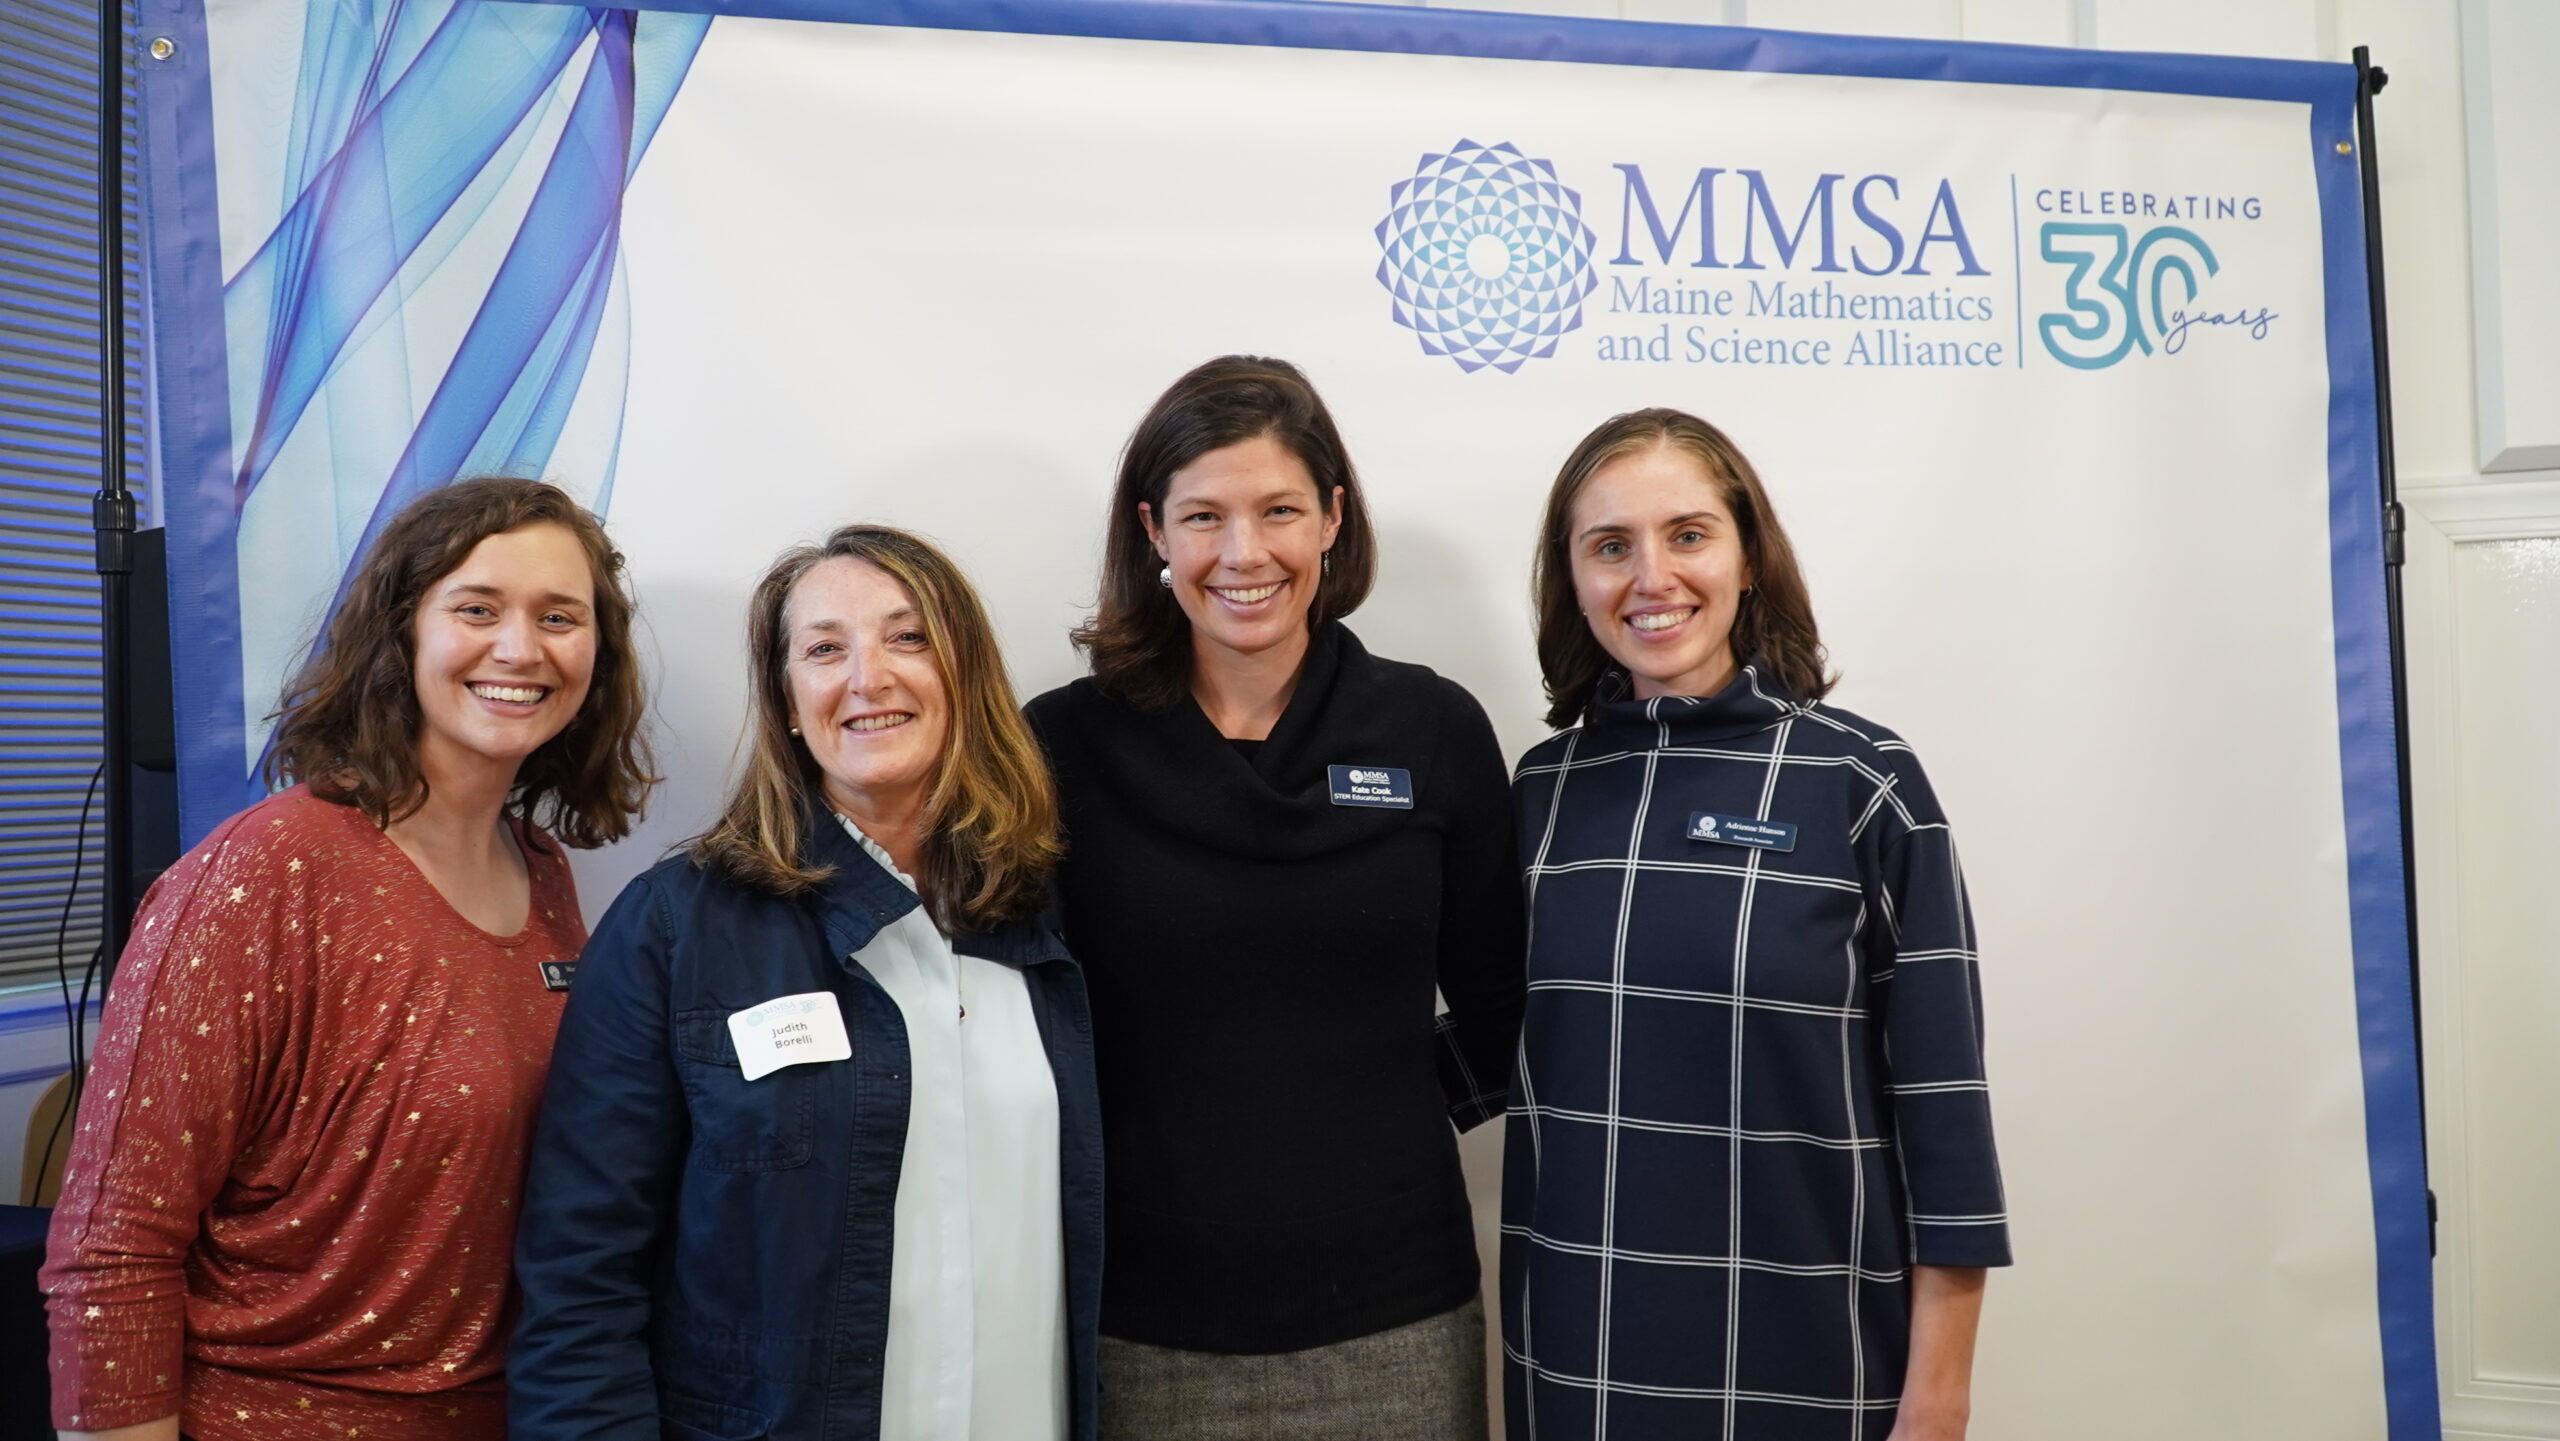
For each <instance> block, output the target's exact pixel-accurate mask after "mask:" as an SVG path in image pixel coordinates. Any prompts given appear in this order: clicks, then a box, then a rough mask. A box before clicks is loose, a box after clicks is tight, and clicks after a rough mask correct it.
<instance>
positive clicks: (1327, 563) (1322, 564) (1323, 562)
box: [1316, 550, 1333, 575]
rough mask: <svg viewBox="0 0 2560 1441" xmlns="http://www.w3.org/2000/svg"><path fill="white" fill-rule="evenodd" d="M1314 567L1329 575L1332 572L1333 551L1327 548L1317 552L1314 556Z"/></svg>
mask: <svg viewBox="0 0 2560 1441" xmlns="http://www.w3.org/2000/svg"><path fill="white" fill-rule="evenodd" d="M1316 569H1318V570H1320V571H1323V572H1324V573H1325V574H1326V575H1331V574H1333V552H1332V551H1329V550H1328V551H1322V552H1319V553H1318V554H1317V556H1316Z"/></svg>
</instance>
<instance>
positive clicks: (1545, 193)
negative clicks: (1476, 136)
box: [1377, 140, 1598, 372]
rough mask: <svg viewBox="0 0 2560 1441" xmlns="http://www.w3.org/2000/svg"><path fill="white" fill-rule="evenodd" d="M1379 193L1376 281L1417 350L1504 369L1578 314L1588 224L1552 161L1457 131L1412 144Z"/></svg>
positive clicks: (1544, 352)
mask: <svg viewBox="0 0 2560 1441" xmlns="http://www.w3.org/2000/svg"><path fill="white" fill-rule="evenodd" d="M1389 199H1390V203H1391V206H1392V208H1391V209H1389V210H1388V212H1387V218H1386V219H1384V220H1381V221H1379V222H1378V232H1377V233H1378V244H1379V248H1380V249H1381V251H1382V252H1383V255H1382V258H1381V259H1380V260H1379V261H1378V283H1379V284H1380V285H1383V286H1385V287H1386V288H1387V293H1388V294H1389V295H1391V296H1393V297H1394V301H1393V305H1394V311H1395V320H1396V324H1398V325H1401V326H1405V327H1407V328H1408V329H1410V330H1412V331H1413V332H1414V334H1415V335H1417V336H1419V337H1421V340H1422V348H1423V350H1424V352H1425V353H1427V354H1431V355H1445V356H1448V357H1449V358H1450V359H1452V360H1455V361H1457V362H1458V368H1459V369H1461V370H1469V371H1473V370H1481V369H1483V368H1484V367H1486V366H1488V365H1490V366H1492V367H1493V368H1494V369H1496V370H1500V371H1505V372H1509V371H1514V370H1518V369H1519V368H1520V362H1522V361H1524V360H1532V359H1537V358H1540V357H1544V356H1549V355H1553V354H1555V350H1556V340H1557V338H1558V337H1559V336H1561V335H1563V334H1564V333H1565V332H1566V331H1568V330H1572V329H1574V328H1575V327H1576V326H1579V325H1581V324H1582V298H1583V297H1584V296H1586V295H1589V294H1590V293H1591V289H1592V287H1593V286H1594V285H1595V284H1597V283H1598V282H1597V281H1595V280H1594V279H1593V278H1592V274H1591V247H1592V234H1591V227H1590V226H1588V225H1585V224H1583V223H1582V197H1581V196H1579V195H1577V194H1575V193H1574V192H1573V191H1571V190H1569V189H1567V188H1566V187H1565V186H1564V185H1563V184H1562V183H1561V182H1560V181H1558V180H1557V179H1556V168H1555V166H1553V165H1552V164H1549V163H1548V162H1546V161H1544V160H1531V159H1529V158H1528V157H1527V156H1524V155H1522V154H1521V153H1520V151H1519V150H1518V148H1517V147H1515V146H1512V145H1509V144H1503V145H1478V144H1477V143H1476V142H1474V141H1472V140H1461V141H1459V142H1458V143H1457V145H1456V147H1455V148H1453V149H1451V150H1450V151H1449V153H1448V154H1446V155H1425V156H1423V157H1422V163H1421V165H1419V166H1418V167H1416V168H1415V170H1414V174H1413V178H1412V179H1410V180H1399V181H1397V182H1396V184H1395V189H1394V190H1393V191H1392V192H1391V193H1390V196H1389Z"/></svg>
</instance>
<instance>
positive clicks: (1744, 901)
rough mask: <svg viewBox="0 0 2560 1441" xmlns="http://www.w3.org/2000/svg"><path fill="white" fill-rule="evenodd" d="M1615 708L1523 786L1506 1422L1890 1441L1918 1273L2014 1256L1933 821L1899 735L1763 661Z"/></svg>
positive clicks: (1965, 952) (1978, 1020)
mask: <svg viewBox="0 0 2560 1441" xmlns="http://www.w3.org/2000/svg"><path fill="white" fill-rule="evenodd" d="M1625 690H1626V678H1625V676H1624V675H1623V674H1622V673H1613V674H1612V675H1611V676H1609V677H1608V678H1607V679H1604V680H1603V681H1602V682H1601V687H1600V695H1601V697H1602V698H1601V699H1600V700H1598V701H1597V702H1595V704H1594V705H1593V706H1592V708H1591V712H1590V716H1589V718H1588V720H1587V721H1586V723H1585V724H1583V725H1582V726H1579V727H1576V728H1575V729H1573V730H1569V731H1566V732H1564V733H1562V734H1560V735H1557V736H1554V737H1552V738H1550V739H1548V740H1547V741H1546V742H1544V743H1543V744H1541V745H1539V746H1538V747H1537V748H1536V749H1534V750H1532V751H1530V752H1529V754H1528V755H1527V756H1526V757H1524V758H1523V759H1522V761H1521V763H1520V768H1519V772H1518V775H1517V778H1516V779H1515V781H1514V784H1513V796H1514V799H1515V801H1516V803H1517V805H1518V807H1519V830H1520V847H1521V861H1522V869H1523V871H1524V873H1525V875H1526V877H1527V883H1528V892H1529V920H1530V942H1529V1008H1528V1020H1527V1028H1526V1030H1525V1031H1524V1032H1523V1033H1522V1036H1521V1042H1520V1070H1519V1075H1518V1079H1517V1080H1516V1082H1515V1084H1514V1086H1513V1089H1512V1100H1511V1109H1510V1116H1509V1135H1508V1138H1507V1140H1506V1142H1505V1148H1504V1176H1503V1206H1502V1217H1503V1225H1502V1233H1503V1234H1502V1312H1503V1342H1504V1368H1503V1369H1504V1391H1505V1401H1506V1404H1507V1407H1508V1412H1509V1418H1510V1427H1509V1430H1510V1434H1511V1435H1512V1436H1513V1437H1515V1438H1518V1441H1564V1438H1575V1441H1581V1438H1604V1437H1605V1438H1609V1441H1636V1438H1656V1437H1659V1438H1673V1437H1677V1438H1683V1441H1687V1438H1715V1441H1796V1438H1815V1437H1820V1438H1824V1441H1880V1438H1882V1437H1884V1436H1885V1435H1886V1434H1887V1433H1888V1432H1889V1431H1890V1430H1891V1429H1892V1427H1893V1419H1894V1404H1895V1398H1896V1396H1897V1394H1898V1393H1899V1391H1900V1390H1901V1386H1902V1373H1903V1365H1904V1360H1905V1354H1906V1350H1907V1347H1908V1344H1909V1337H1910V1289H1909V1286H1908V1268H1909V1267H1911V1266H1913V1265H1936V1266H2000V1265H2006V1264H2008V1260H2009V1240H2008V1226H2007V1218H2006V1215H2005V1210H2004V1203H2003V1201H2002V1198H2001V1189H2000V1172H1999V1163H1998V1160H1997V1157H1996V1156H1995V1154H1994V1152H1993V1148H1992V1140H1991V1113H1990V1104H1989V1096H1988V1094H1987V1092H1986V1090H1985V1087H1984V1082H1983V1070H1982V1009H1981V987H1980V983H1979V977H1978V972H1977V969H1976V963H1975V951H1974V938H1973V923H1972V917H1971V916H1970V914H1969V913H1968V911H1967V908H1966V903H1965V894H1964V880H1963V876H1962V874H1961V872H1960V871H1959V869H1958V867H1957V864H1956V856H1955V848H1954V846H1953V844H1952V843H1951V841H1950V840H1949V837H1948V834H1947V824H1946V818H1945V816H1944V814H1943V813H1941V812H1940V810H1939V809H1938V803H1937V799H1936V797H1935V796H1933V795H1932V794H1931V793H1930V790H1929V784H1928V781H1927V779H1926V778H1925V777H1923V776H1922V774H1921V771H1920V766H1919V763H1918V761H1917V760H1916V759H1914V757H1913V756H1912V753H1911V748H1910V747H1909V746H1908V745H1905V744H1904V743H1903V742H1902V741H1901V740H1900V739H1899V738H1898V737H1896V736H1895V735H1894V734H1893V733H1892V732H1890V731H1887V730H1885V729H1883V728H1881V727H1879V726H1876V725H1874V724H1872V723H1870V722H1868V721H1864V720H1861V719H1859V718H1858V717H1856V716H1853V715H1850V714H1848V713H1847V712H1845V711H1840V710H1835V709H1833V708H1831V707H1829V706H1825V705H1820V704H1812V705H1805V704H1799V703H1798V702H1796V701H1795V700H1794V699H1792V698H1791V697H1789V696H1788V695H1786V694H1785V693H1784V692H1783V691H1782V690H1780V689H1779V688H1778V687H1777V685H1776V683H1775V682H1774V681H1773V680H1771V679H1769V678H1766V677H1764V676H1763V675H1762V674H1761V672H1760V670H1759V668H1758V667H1756V666H1752V667H1745V668H1744V669H1743V670H1742V672H1741V674H1740V675H1738V676H1737V677H1736V678H1735V679H1734V681H1733V683H1732V684H1731V685H1729V686H1727V687H1726V688H1725V689H1724V690H1722V691H1720V692H1718V693H1717V694H1715V695H1713V696H1708V697H1703V698H1696V697H1662V698H1657V699H1654V700H1647V701H1635V700H1628V699H1623V698H1620V697H1623V696H1624V694H1625ZM1701 816H1705V817H1713V818H1714V824H1712V825H1709V824H1708V823H1707V822H1705V821H1704V820H1701V819H1698V818H1699V817H1701ZM1737 820H1739V821H1744V822H1747V823H1752V824H1746V825H1745V826H1743V827H1741V828H1739V830H1740V832H1741V833H1740V834H1739V835H1737V833H1736V832H1737V828H1736V827H1734V826H1733V825H1732V824H1731V822H1733V821H1737ZM1790 828H1792V834H1790V833H1789V832H1790ZM1711 835H1712V836H1713V837H1715V838H1714V839H1710V838H1708V837H1709V836H1711ZM1754 840H1756V841H1759V842H1761V844H1748V843H1737V842H1749V841H1754Z"/></svg>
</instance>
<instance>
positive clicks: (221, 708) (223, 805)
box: [137, 0, 2440, 1441]
mask: <svg viewBox="0 0 2560 1441" xmlns="http://www.w3.org/2000/svg"><path fill="white" fill-rule="evenodd" d="M540 3H572V0H540ZM628 8H633V9H640V10H661V11H679V12H684V13H689V14H709V15H735V16H752V17H756V18H764V19H782V20H810V21H825V22H833V23H838V24H867V25H890V26H912V27H917V28H924V29H944V30H978V31H1001V32H1008V33H1017V34H1032V35H1058V36H1081V37H1088V38H1096V39H1121V40H1159V41H1178V42H1189V43H1204V44H1226V45H1272V46H1283V47H1290V48H1297V49H1322V50H1358V51H1380V52H1390V53H1400V54H1415V55H1453V56H1472V57H1479V58H1485V59H1508V60H1539V61H1555V62H1567V63H1575V64H1596V65H1632V66H1648V67H1664V68H1677V69H1703V70H1741V71H1777V72H1785V73H1790V74H1802V75H1839V76H1858V77H1865V78H1870V79H1885V80H1936V81H1949V82H1959V83H1966V84H1989V85H2034V86H2043V87H2054V88H2081V89H2105V90H2126V91H2149V92H2158V93H2167V94H2178V95H2199V96H2218V97H2225V98H2230V99H2240V100H2260V101H2274V102H2290V103H2297V104H2302V105H2306V106H2308V107H2309V111H2310V114H2309V121H2310V123H2309V127H2308V133H2307V134H2306V136H2305V139H2306V142H2307V143H2308V145H2309V147H2310V160H2311V163H2312V166H2313V170H2314V175H2315V177H2316V179H2317V184H2318V190H2319V196H2320V215H2321V233H2322V251H2323V257H2322V258H2323V262H2324V277H2323V283H2324V289H2325V293H2326V312H2327V314H2326V321H2327V334H2328V343H2329V379H2330V404H2329V466H2330V515H2329V523H2330V537H2329V538H2330V565H2331V576H2330V585H2331V605H2332V611H2333V622H2334V627H2335V644H2336V652H2337V654H2336V665H2337V684H2338V743H2339V761H2340V768H2341V781H2342V788H2343V794H2344V819H2345V826H2346V841H2347V879H2348V899H2349V909H2350V926H2351V935H2352V939H2353V949H2354V966H2355V988H2356V1012H2357V1024H2358V1039H2359V1043H2360V1047H2361V1050H2362V1057H2363V1066H2364V1086H2365V1134H2366V1145H2367V1150H2368V1160H2369V1166H2370V1172H2371V1177H2372V1189H2373V1211H2374V1240H2375V1251H2376V1255H2375V1261H2376V1282H2377V1289H2378V1302H2379V1306H2378V1309H2379V1312H2380V1323H2381V1343H2382V1357H2383V1383H2384V1390H2385V1401H2386V1407H2387V1411H2388V1416H2389V1435H2390V1438H2391V1441H2432V1438H2434V1437H2436V1436H2438V1435H2439V1434H2440V1425H2439V1422H2438V1418H2437V1398H2436V1377H2435V1321H2434V1303H2433V1295H2432V1275H2431V1268H2430V1262H2429V1256H2428V1225H2427V1215H2426V1206H2427V1201H2426V1179H2425V1178H2426V1168H2425V1152H2424V1147H2423V1143H2422V1141H2421V1135H2422V1132H2421V1129H2420V1124H2419V1100H2418V1094H2419V1092H2418V1074H2417V1065H2416V1057H2417V1033H2416V1021H2415V1014H2414V1006H2413V1004H2412V998H2411V996H2410V993H2409V975H2410V971H2409V954H2408V944H2407V935H2408V932H2407V924H2406V911H2405V908H2404V894H2405V893H2404V891H2403V889H2402V865H2401V855H2402V852H2401V837H2400V794H2399V772H2398V744H2399V738H2398V734H2397V728H2396V725H2395V722H2394V719H2393V713H2392V704H2391V651H2390V629H2389V624H2388V621H2387V618H2386V615H2385V611H2384V602H2383V561H2382V534H2381V518H2380V470H2379V465H2380V440H2379V436H2378V432H2377V425H2376V411H2375V382H2374V365H2373V349H2372V336H2373V330H2372V316H2371V313H2370V310H2369V308H2368V301H2367V292H2366V285H2365V280H2366V263H2367V261H2366V255H2365V246H2364V223H2363V200H2362V194H2361V190H2360V186H2359V182H2358V176H2357V168H2356V161H2355V158H2354V152H2353V148H2352V147H2353V145H2354V142H2355V139H2356V135H2355V89H2356V77H2355V71H2354V69H2353V68H2352V67H2350V66H2347V65H2344V64H2334V63H2321V62H2312V61H2294V60H2263V59H2246V58H2235V57H2221V56H2194V55H2152V54H2125V53H2113V52H2099V51H2084V50H2062V49H2049V48H2044V47H2038V46H2024V45H1992V44H1981V43H1974V42H1952V41H1920V40H1898V39H1884V38H1874V37H1865V36H1839V35H1809V34H1797V33H1790V32H1779V31H1758V30H1740V29H1725V28H1718V27H1708V26H1689V25H1666V24H1654V23H1647V22H1637V21H1620V20H1583V19H1575V18H1570V17H1557V16H1544V15H1512V14H1490V13H1480V12H1471V11H1451V10H1412V9H1403V8H1398V7H1388V6H1371V5H1359V4H1308V3H1299V0H749V3H719V0H651V3H645V4H640V5H635V6H631V7H628ZM137 24H138V26H139V27H140V32H141V34H142V35H143V36H144V37H146V39H145V44H146V46H147V45H148V43H149V41H150V39H151V38H156V37H164V36H165V37H167V38H169V39H171V40H172V41H173V42H174V44H175V46H176V49H175V53H174V54H173V55H172V56H171V58H170V59H168V60H167V61H150V62H145V70H144V74H143V76H142V85H141V90H142V94H143V101H144V106H145V137H144V150H145V157H146V158H145V162H144V182H145V195H146V198H145V204H146V207H147V209H146V214H147V217H148V219H147V223H148V226H149V235H148V252H147V253H148V257H149V258H148V264H149V266H150V279H151V286H152V297H153V342H152V343H153V362H154V365H155V367H156V369H155V376H156V383H157V386H158V396H159V401H160V407H161V415H160V417H159V418H160V424H161V430H160V437H161V442H160V475H159V477H158V479H159V484H160V495H161V504H162V506H163V510H162V514H163V515H164V516H166V517H168V524H169V531H170V540H171V545H170V560H169V564H170V588H171V602H172V606H173V612H174V613H177V614H190V613H192V614H206V613H212V614H217V615H231V616H236V615H237V614H238V605H239V599H238V597H239V587H238V574H237V570H236V552H235V550H234V547H233V532H234V529H235V526H236V519H235V511H234V507H233V504H232V501H231V497H230V493H229V485H228V481H227V477H228V475H229V473H230V470H231V468H232V467H231V465H230V459H229V457H230V449H231V447H230V435H229V430H230V419H229V417H230V409H229V398H228V386H227V378H226V375H225V361H224V351H223V344H222V336H223V324H222V288H221V287H222V280H223V277H222V275H221V273H220V262H219V254H220V250H219V240H218V237H219V234H220V224H219V213H218V211H217V209H216V206H215V188H214V163H213V162H214V157H213V135H212V131H213V127H212V105H211V93H210V78H209V75H208V72H207V70H206V67H205V29H204V10H203V0H141V3H140V8H139V12H138V14H137ZM2342 147H2343V148H2342ZM236 635H237V628H236V626H234V627H233V628H232V629H231V632H230V634H229V635H228V636H225V637H223V639H222V640H221V641H217V643H216V644H214V645H212V646H210V647H207V648H206V650H205V652H204V653H201V654H198V655H195V656H192V657H186V658H182V659H181V661H180V664H179V666H178V667H177V699H178V738H179V748H180V754H181V755H182V756H184V757H185V758H186V759H187V761H188V762H189V763H188V764H187V765H185V766H182V768H181V775H180V787H181V804H182V810H183V816H184V828H185V834H186V836H187V838H188V839H189V840H190V841H192V840H193V839H195V838H196V837H199V836H201V835H202V834H203V833H204V832H205V831H206V830H208V829H209V828H210V827H211V826H212V825H213V824H214V823H216V822H217V821H219V820H220V819H221V818H222V817H223V816H224V815H227V814H229V813H230V812H231V811H232V810H234V809H236V808H238V807H239V806H240V805H242V804H244V803H245V802H246V800H247V799H248V796H249V795H250V794H252V793H253V789H252V790H247V791H244V788H243V787H244V783H246V784H251V785H252V786H253V783H250V782H248V781H247V778H245V777H241V776H239V775H238V770H239V765H240V758H241V757H240V739H239V736H238V734H237V732H236V727H235V726H233V725H231V724H229V723H227V719H226V718H229V717H236V716H237V715H238V714H239V705H240V690H241V687H240V655H239V650H238V642H237V639H236Z"/></svg>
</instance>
